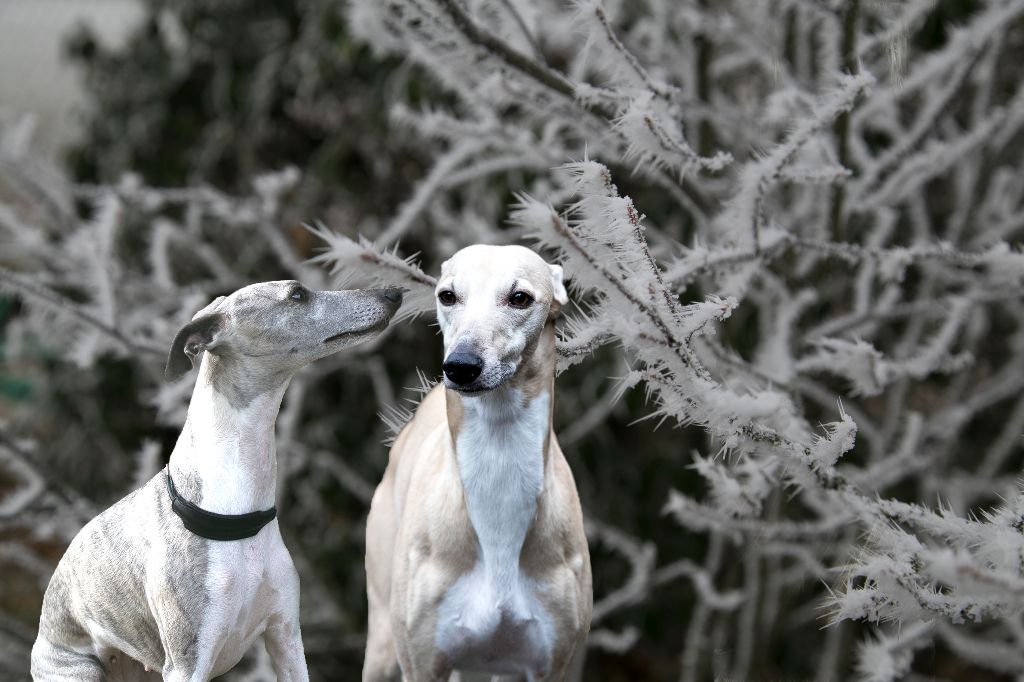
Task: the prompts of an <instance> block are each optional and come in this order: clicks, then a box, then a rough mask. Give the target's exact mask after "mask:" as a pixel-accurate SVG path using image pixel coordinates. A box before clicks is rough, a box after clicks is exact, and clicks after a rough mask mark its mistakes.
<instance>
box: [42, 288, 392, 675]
mask: <svg viewBox="0 0 1024 682" xmlns="http://www.w3.org/2000/svg"><path fill="white" fill-rule="evenodd" d="M401 301H402V294H401V292H400V291H399V290H398V289H386V290H373V291H310V290H308V289H306V288H305V287H303V286H302V285H301V284H299V283H298V282H294V281H280V282H264V283H260V284H253V285H251V286H247V287H245V288H243V289H240V290H238V291H236V292H235V293H233V294H231V295H230V296H227V297H221V298H218V299H217V300H216V301H214V302H213V303H211V304H210V305H208V306H207V307H206V308H204V309H203V310H201V311H200V312H199V313H197V314H196V316H195V317H194V318H193V319H192V321H191V322H189V323H188V324H187V325H185V326H184V327H183V328H182V329H181V331H179V332H178V334H177V336H176V337H175V338H174V342H173V343H172V344H171V350H170V354H169V355H168V358H167V366H166V369H165V375H166V377H167V378H168V379H169V380H173V379H176V378H178V377H180V376H181V375H183V374H184V373H185V372H187V371H188V370H189V369H190V368H191V367H192V366H194V364H195V359H196V358H197V356H199V355H200V354H201V353H202V352H203V351H206V353H205V355H204V356H203V358H202V363H201V366H200V369H199V377H198V379H197V381H196V387H195V390H194V392H193V394H192V400H191V402H190V404H189V408H188V418H187V419H186V421H185V426H184V428H183V429H182V432H181V435H180V436H179V438H178V442H177V444H176V445H175V447H174V451H173V452H172V454H171V458H170V463H169V465H168V467H167V469H166V470H165V471H161V472H160V473H159V474H157V475H156V476H155V477H154V478H153V479H151V480H150V481H149V482H148V483H147V484H146V485H145V486H143V487H142V488H140V489H139V490H136V491H135V492H133V493H131V494H130V495H128V496H127V497H125V498H124V499H122V500H121V501H120V502H117V503H116V504H115V505H113V506H112V507H111V508H109V509H108V510H106V511H105V512H103V513H102V514H100V515H99V516H97V517H96V518H95V519H93V520H92V521H90V522H89V523H88V524H86V526H85V527H84V528H82V530H81V531H80V532H79V533H78V535H77V536H75V539H74V540H73V541H72V542H71V546H70V547H69V548H68V550H67V553H66V554H65V555H64V557H63V558H62V559H61V561H60V563H59V564H58V566H57V569H56V571H55V573H54V574H53V577H52V578H51V580H50V584H49V586H48V587H47V590H46V595H45V597H44V599H43V610H42V616H41V619H40V623H39V635H38V638H37V639H36V642H35V646H34V647H33V649H32V676H33V677H34V678H35V679H36V680H37V681H40V682H54V681H58V680H59V681H61V682H99V681H101V680H114V679H138V678H143V677H146V672H148V671H159V672H160V673H162V675H163V679H164V680H168V681H173V682H186V681H187V682H206V680H209V679H210V678H211V677H214V676H216V675H220V674H222V673H224V672H225V671H227V670H228V669H230V668H231V667H233V666H234V665H235V664H236V663H237V662H238V661H239V659H240V658H241V657H242V655H243V654H245V652H246V651H247V650H248V649H249V647H250V646H251V645H252V644H253V642H254V640H255V639H256V637H257V636H259V635H260V634H261V633H262V634H264V637H265V642H266V647H267V651H268V653H269V654H270V658H271V660H272V662H273V666H274V669H275V671H276V672H277V676H278V679H279V680H281V681H292V680H306V679H308V673H307V670H306V661H305V656H304V653H303V647H302V638H301V635H300V631H299V579H298V574H297V573H296V571H295V567H294V566H293V564H292V560H291V556H290V555H289V554H288V550H287V549H286V548H285V545H284V542H283V540H282V539H281V533H280V530H279V528H278V524H277V521H276V520H274V519H273V515H274V510H273V509H272V508H273V505H274V497H275V488H276V483H277V458H276V447H275V442H274V422H275V420H276V418H277V414H278V410H279V409H280V406H281V399H282V397H283V396H284V392H285V389H286V388H287V386H288V383H289V381H290V380H291V377H292V376H293V375H294V373H295V372H296V371H297V370H299V369H300V368H301V367H303V366H304V365H306V364H308V363H310V362H312V361H314V360H316V359H318V358H322V357H324V356H327V355H330V354H332V353H336V352H337V351H340V350H341V349H343V348H345V347H347V346H350V345H353V344H355V343H358V342H361V341H365V340H368V339H369V338H371V337H372V336H374V335H377V334H378V333H379V332H381V331H382V330H383V329H384V328H385V327H387V325H388V322H389V321H390V320H391V317H392V315H394V313H395V311H396V310H397V309H398V307H399V306H400V305H401ZM172 501H173V502H172ZM254 510H256V511H254ZM259 510H264V511H259ZM189 514H191V516H189ZM218 515H224V516H218ZM190 518H191V519H192V521H193V523H198V524H199V526H198V527H199V528H200V531H199V532H204V531H202V530H201V529H202V522H203V521H204V520H207V521H208V520H209V519H211V518H212V519H213V522H212V527H211V528H210V529H207V530H212V531H217V529H218V528H217V527H218V524H220V523H221V521H219V520H225V519H226V520H227V522H230V523H235V524H236V525H237V522H238V521H239V520H241V521H245V522H246V524H247V526H246V527H247V528H248V529H247V530H246V529H243V532H241V533H240V535H234V536H231V537H244V538H245V539H231V540H229V539H208V538H210V537H211V535H209V534H204V536H202V537H201V536H200V535H198V534H196V533H194V532H193V531H192V530H189V529H188V528H192V527H193V526H191V525H189V526H188V528H186V524H188V523H189V519H190ZM254 518H256V519H257V520H256V522H255V524H253V523H252V521H253V519H254Z"/></svg>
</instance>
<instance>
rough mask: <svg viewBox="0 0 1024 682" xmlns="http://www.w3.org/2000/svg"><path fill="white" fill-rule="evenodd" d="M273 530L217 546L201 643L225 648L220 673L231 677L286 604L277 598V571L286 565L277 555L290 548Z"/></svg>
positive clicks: (217, 670)
mask: <svg viewBox="0 0 1024 682" xmlns="http://www.w3.org/2000/svg"><path fill="white" fill-rule="evenodd" d="M268 530H269V529H264V530H263V531H261V532H260V534H258V535H256V536H255V537H253V538H251V539H248V540H243V541H236V542H225V543H215V544H214V545H213V546H212V547H211V550H210V572H209V575H208V579H207V583H208V584H207V589H208V590H209V593H210V594H211V597H212V598H211V601H210V604H209V607H208V609H209V610H208V612H207V617H206V618H205V619H204V624H203V628H202V632H201V633H200V640H203V639H208V640H209V641H210V642H211V644H212V643H218V644H219V654H218V656H217V661H216V663H215V665H214V666H213V669H214V672H215V674H220V673H221V672H226V671H227V670H228V669H230V668H231V667H232V666H234V665H235V664H236V663H237V662H238V661H239V660H240V659H241V657H242V656H243V655H244V654H245V652H246V651H248V650H249V648H250V647H251V646H252V644H253V642H254V641H255V640H256V638H257V637H258V636H259V635H260V633H261V632H262V631H263V629H264V627H265V625H266V621H267V618H268V617H269V616H270V615H271V611H272V609H273V606H274V605H275V604H277V603H279V602H280V600H278V599H276V598H275V596H274V595H275V590H277V589H279V587H280V586H275V585H274V580H273V566H274V565H275V564H277V563H280V562H279V560H278V558H277V557H276V553H277V552H279V551H284V547H283V546H281V547H275V546H274V545H275V544H276V543H274V542H273V540H274V539H276V538H274V534H272V533H269V532H267V531H268ZM264 535H266V536H268V537H264ZM214 648H216V647H214Z"/></svg>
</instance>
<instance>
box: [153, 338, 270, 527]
mask: <svg viewBox="0 0 1024 682" xmlns="http://www.w3.org/2000/svg"><path fill="white" fill-rule="evenodd" d="M243 369H244V368H240V367H238V366H237V362H235V361H233V360H231V359H224V358H219V357H217V356H215V355H212V354H210V353H205V354H204V357H203V361H202V364H201V365H200V368H199V377H198V378H197V379H196V387H195V391H194V392H193V393H192V400H191V401H190V403H189V407H188V417H187V418H186V420H185V426H184V427H183V428H182V431H181V435H180V436H179V437H178V442H177V444H176V445H175V446H174V452H172V453H171V460H170V471H171V475H172V476H173V477H174V484H175V486H176V487H177V488H178V490H179V492H180V493H181V494H182V495H183V496H184V497H185V498H186V499H188V500H189V501H191V502H194V503H195V504H198V505H200V506H201V507H202V508H203V509H205V510H206V511H211V512H216V513H219V514H245V513H248V512H252V511H257V510H263V509H269V508H270V507H272V506H274V498H275V492H276V488H277V448H276V445H275V442H274V425H275V422H276V421H277V413H278V411H279V410H280V409H281V399H282V397H283V396H284V392H285V389H286V388H287V387H288V382H289V378H290V377H286V376H282V377H276V378H275V379H274V380H273V381H271V382H269V383H268V384H266V385H264V387H263V388H261V389H260V390H258V391H253V390H246V386H245V382H244V381H239V379H240V378H243V377H244V376H246V372H244V371H241V370H243Z"/></svg>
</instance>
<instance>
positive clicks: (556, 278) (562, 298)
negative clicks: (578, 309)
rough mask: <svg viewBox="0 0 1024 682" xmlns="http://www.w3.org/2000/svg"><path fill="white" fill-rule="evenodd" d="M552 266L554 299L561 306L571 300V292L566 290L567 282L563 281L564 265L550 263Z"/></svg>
mask: <svg viewBox="0 0 1024 682" xmlns="http://www.w3.org/2000/svg"><path fill="white" fill-rule="evenodd" d="M549 267H550V268H551V289H552V291H553V292H554V297H553V298H554V301H555V303H557V304H558V305H559V306H563V305H565V304H566V303H568V302H569V294H567V293H566V291H565V283H564V282H563V281H562V266H561V265H549Z"/></svg>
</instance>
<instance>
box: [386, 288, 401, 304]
mask: <svg viewBox="0 0 1024 682" xmlns="http://www.w3.org/2000/svg"><path fill="white" fill-rule="evenodd" d="M381 296H383V297H384V300H385V301H387V302H388V303H394V304H395V305H402V290H401V289H395V288H391V289H385V290H384V292H383V293H382V294H381Z"/></svg>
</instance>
